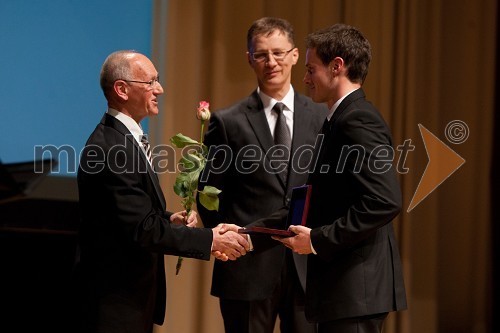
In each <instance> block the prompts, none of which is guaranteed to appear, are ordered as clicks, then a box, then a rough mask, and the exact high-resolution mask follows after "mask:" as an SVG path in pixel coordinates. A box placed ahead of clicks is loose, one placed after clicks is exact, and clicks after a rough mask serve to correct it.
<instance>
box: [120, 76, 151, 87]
mask: <svg viewBox="0 0 500 333" xmlns="http://www.w3.org/2000/svg"><path fill="white" fill-rule="evenodd" d="M119 80H122V81H125V82H135V83H146V84H148V85H149V87H150V88H153V87H154V86H155V83H157V82H158V83H160V77H159V76H157V77H156V78H154V79H152V80H150V81H137V80H125V79H119Z"/></svg>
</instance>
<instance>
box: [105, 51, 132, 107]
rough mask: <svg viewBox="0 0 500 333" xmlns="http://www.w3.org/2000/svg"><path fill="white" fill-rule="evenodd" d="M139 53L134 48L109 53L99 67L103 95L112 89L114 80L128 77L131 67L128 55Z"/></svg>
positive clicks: (106, 95) (106, 94)
mask: <svg viewBox="0 0 500 333" xmlns="http://www.w3.org/2000/svg"><path fill="white" fill-rule="evenodd" d="M136 53H139V52H137V51H134V50H121V51H116V52H113V53H111V54H110V55H109V56H108V57H107V58H106V60H105V61H104V63H103V65H102V68H101V75H100V83H101V89H102V91H103V93H104V96H105V97H106V98H108V93H109V92H110V91H111V90H112V89H113V84H114V83H115V81H116V80H120V79H121V80H124V79H130V77H131V76H132V68H131V67H130V59H129V57H128V55H130V54H136Z"/></svg>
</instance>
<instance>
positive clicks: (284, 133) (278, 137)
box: [273, 102, 292, 184]
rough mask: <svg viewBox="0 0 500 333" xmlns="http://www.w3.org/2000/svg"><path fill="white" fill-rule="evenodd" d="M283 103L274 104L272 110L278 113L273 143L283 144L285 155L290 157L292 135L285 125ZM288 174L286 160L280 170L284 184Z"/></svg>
mask: <svg viewBox="0 0 500 333" xmlns="http://www.w3.org/2000/svg"><path fill="white" fill-rule="evenodd" d="M284 107H285V105H284V104H283V103H281V102H278V103H276V104H274V106H273V111H274V112H276V114H277V115H278V119H277V120H276V126H275V127H274V144H276V145H284V146H285V147H286V149H288V151H287V154H286V155H287V156H288V157H290V153H291V152H290V148H291V146H292V137H291V135H290V130H289V129H288V126H287V125H286V119H285V115H284V114H283V109H284ZM287 175H288V162H287V163H286V167H285V169H284V170H283V172H281V174H280V176H281V178H282V179H283V182H284V183H285V184H286V179H287Z"/></svg>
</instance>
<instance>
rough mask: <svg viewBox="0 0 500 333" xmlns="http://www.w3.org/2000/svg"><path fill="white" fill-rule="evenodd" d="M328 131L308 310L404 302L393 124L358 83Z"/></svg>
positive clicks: (317, 317)
mask: <svg viewBox="0 0 500 333" xmlns="http://www.w3.org/2000/svg"><path fill="white" fill-rule="evenodd" d="M323 131H324V135H325V137H324V141H323V146H322V148H321V151H320V153H319V158H318V164H317V166H316V169H315V170H314V172H313V173H312V175H311V177H310V180H309V183H310V184H312V196H311V201H310V210H309V218H308V221H307V224H308V226H309V227H311V228H312V231H311V242H312V245H313V247H314V249H315V250H316V252H317V255H314V254H311V255H309V261H308V272H307V273H308V274H307V295H306V316H307V318H308V319H309V320H310V321H315V322H323V321H330V320H335V319H339V318H347V317H357V316H365V315H370V314H377V313H383V312H389V311H394V310H401V309H405V308H406V296H405V289H404V283H403V274H402V269H401V260H400V256H399V251H398V246H397V243H396V239H395V236H394V230H393V225H392V222H391V221H392V220H393V219H394V217H396V216H397V215H398V213H399V212H400V209H401V201H402V199H401V191H400V187H399V184H398V181H397V179H396V175H395V171H394V168H393V167H392V157H393V151H392V138H391V134H390V131H389V128H388V126H387V125H386V123H385V122H384V120H383V119H382V116H381V115H380V114H379V112H378V111H377V110H376V109H375V108H374V107H373V105H372V104H370V103H369V102H367V101H366V100H365V94H364V92H363V91H362V90H361V89H358V90H356V91H354V92H353V93H351V94H349V95H348V96H347V97H346V98H345V99H344V100H343V101H342V102H341V104H340V105H339V107H338V108H337V110H336V111H335V113H334V114H333V117H332V119H331V120H330V122H329V124H328V126H325V128H324V130H323ZM388 161H389V162H388ZM326 168H328V171H327V172H326Z"/></svg>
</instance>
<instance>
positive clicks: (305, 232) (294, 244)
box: [272, 225, 313, 254]
mask: <svg viewBox="0 0 500 333" xmlns="http://www.w3.org/2000/svg"><path fill="white" fill-rule="evenodd" d="M288 230H290V231H291V232H293V233H294V234H296V235H295V236H292V237H284V238H283V237H276V236H272V239H275V240H277V241H279V242H281V243H283V244H284V245H285V246H286V247H288V248H290V249H292V251H293V252H297V253H298V254H310V253H313V252H312V249H311V229H310V228H307V227H304V226H301V225H292V226H290V227H289V228H288Z"/></svg>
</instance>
